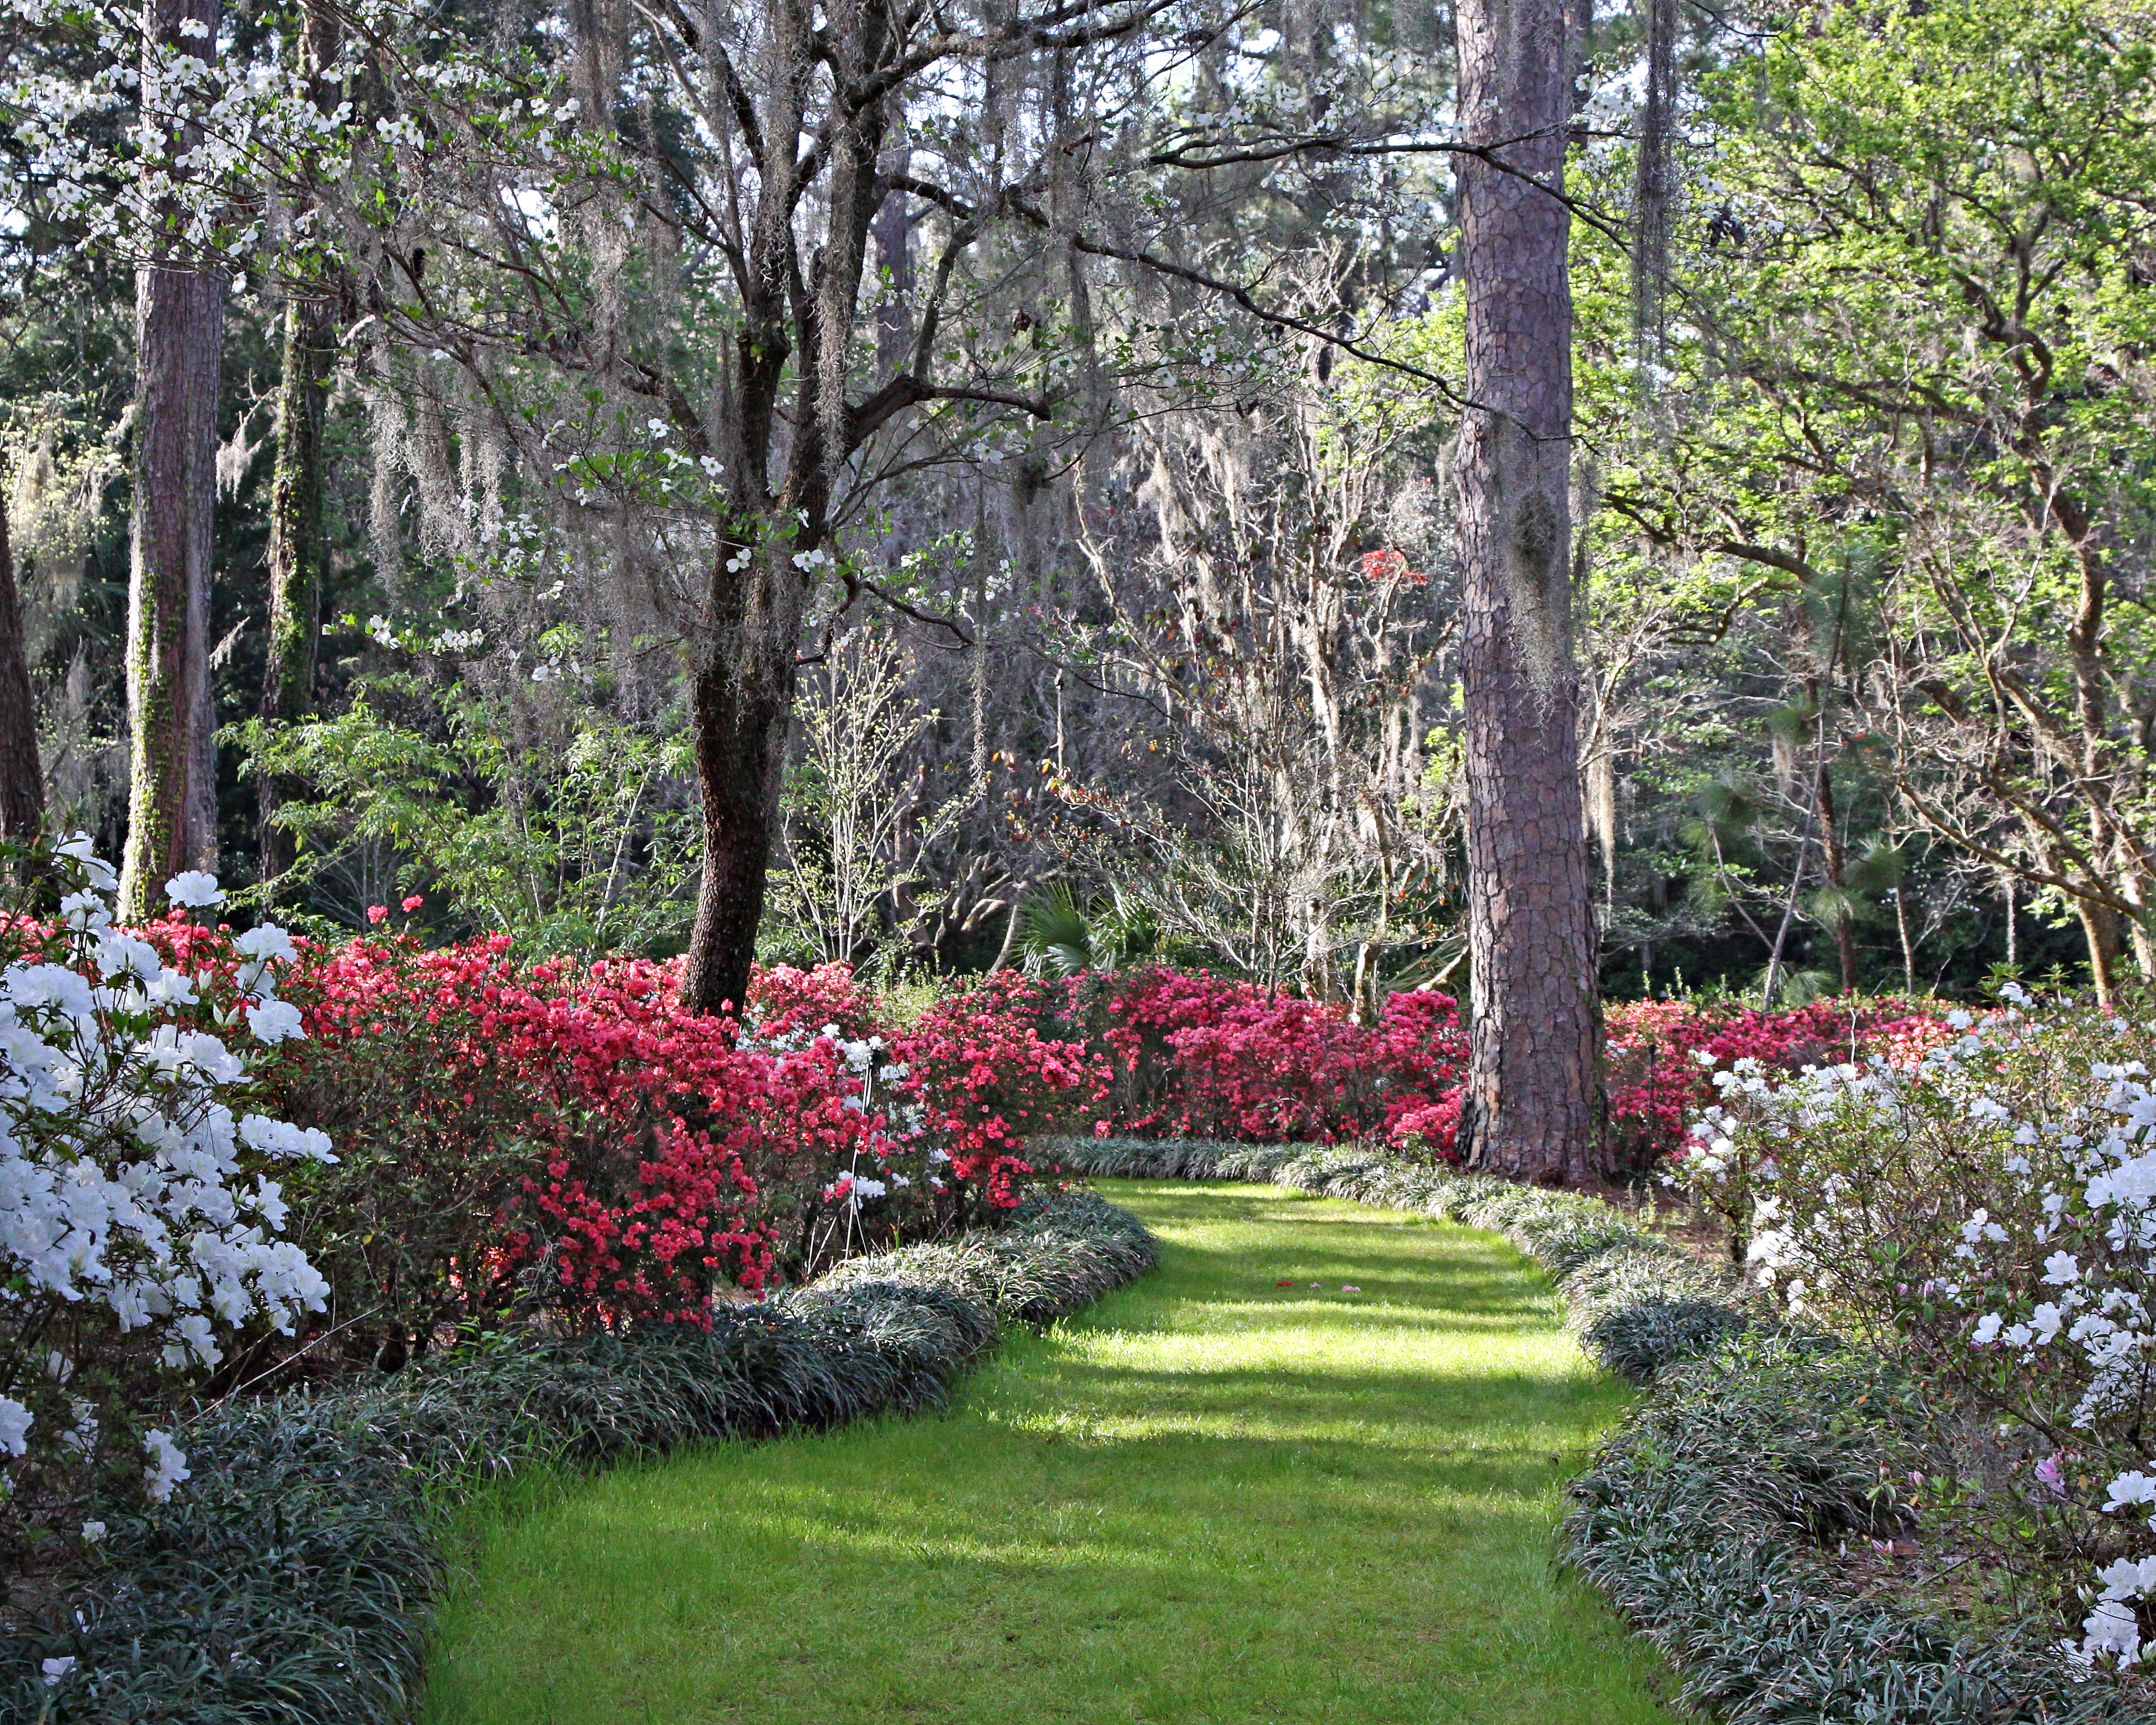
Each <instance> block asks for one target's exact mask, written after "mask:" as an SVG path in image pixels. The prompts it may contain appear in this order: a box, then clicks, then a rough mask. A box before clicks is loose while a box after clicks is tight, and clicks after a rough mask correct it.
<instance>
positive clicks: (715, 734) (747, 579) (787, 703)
mask: <svg viewBox="0 0 2156 1725" xmlns="http://www.w3.org/2000/svg"><path fill="white" fill-rule="evenodd" d="M790 577H791V571H790V570H788V572H786V574H785V575H780V574H778V572H776V571H773V570H770V569H769V568H768V567H767V565H766V564H763V563H762V561H761V560H759V564H758V565H757V566H756V567H752V569H750V570H745V571H743V572H742V582H741V586H742V589H743V591H742V594H741V596H740V611H741V614H742V617H743V619H744V622H745V624H747V627H748V629H749V630H751V631H752V639H753V638H754V637H758V636H760V637H762V639H764V640H766V641H767V642H779V641H783V643H784V650H783V652H782V651H778V650H767V651H762V652H758V651H755V650H750V651H747V652H743V653H739V654H731V655H725V656H724V657H723V658H722V659H721V660H718V661H717V662H715V663H712V664H711V665H707V666H706V667H705V668H704V669H702V670H700V671H699V672H698V673H697V675H696V686H695V691H694V711H693V722H694V735H695V743H696V778H697V784H698V788H699V790H700V791H701V796H702V801H703V817H704V871H703V877H702V880H701V885H700V886H699V888H698V891H697V894H696V932H695V934H694V935H693V937H691V940H690V947H689V968H688V974H687V976H686V978H685V979H684V983H683V987H682V998H683V999H684V1001H685V1003H686V1004H688V1005H689V1006H690V1008H691V1009H694V1010H696V1011H698V1012H725V1011H728V1010H730V1009H736V1008H738V1007H740V1006H742V1005H743V1004H745V1003H746V1002H747V998H748V974H749V966H750V964H751V963H752V962H753V961H754V959H755V957H756V931H757V923H758V922H761V921H762V916H763V901H764V886H765V880H766V876H767V871H768V870H769V867H770V864H771V852H772V846H773V843H774V842H775V841H776V839H777V838H778V830H779V812H778V789H779V777H780V774H781V773H782V772H783V769H784V767H785V762H786V741H787V735H788V729H789V724H790V721H791V719H792V716H793V694H794V683H795V665H794V651H793V640H794V636H795V634H796V633H797V632H798V630H799V628H800V624H801V603H800V598H799V597H798V595H799V594H800V593H801V592H802V588H801V586H800V584H799V583H797V582H795V581H793V580H792V579H791V578H790Z"/></svg>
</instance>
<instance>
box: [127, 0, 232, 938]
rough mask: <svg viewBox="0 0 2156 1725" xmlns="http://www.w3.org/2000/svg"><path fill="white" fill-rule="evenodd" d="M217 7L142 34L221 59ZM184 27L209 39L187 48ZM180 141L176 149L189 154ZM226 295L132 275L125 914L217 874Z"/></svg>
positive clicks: (167, 1)
mask: <svg viewBox="0 0 2156 1725" xmlns="http://www.w3.org/2000/svg"><path fill="white" fill-rule="evenodd" d="M182 23H201V24H204V25H207V26H208V36H207V37H206V38H204V37H195V38H189V37H187V36H183V35H182V33H181V30H180V26H181V24H182ZM217 27H218V0H145V4H144V7H143V28H144V32H145V33H146V34H147V35H150V36H152V37H154V38H155V39H157V40H158V41H160V42H162V43H165V44H167V45H169V46H172V47H174V48H185V49H188V50H189V51H192V52H195V53H198V54H208V53H213V52H214V49H213V46H212V44H214V43H215V41H216V39H217ZM192 143H193V140H192V139H183V140H182V148H186V147H189V146H192ZM224 289H225V284H224V280H223V276H222V275H220V274H219V273H218V272H217V271H216V270H211V269H206V268H202V267H198V266H195V265H192V264H188V263H187V261H185V260H184V259H179V258H177V257H175V258H172V259H169V260H159V261H156V262H152V263H150V264H145V265H143V266H142V267H141V269H139V270H136V275H135V339H136V451H135V519H134V525H133V531H132V535H131V568H130V572H129V581H128V594H127V716H128V725H129V730H130V732H131V748H130V752H129V769H130V777H129V784H128V801H127V849H126V859H125V861H124V863H123V864H122V866H121V881H120V901H121V914H122V915H123V916H129V917H137V918H139V917H141V916H146V915H148V914H150V913H151V911H154V910H155V909H157V908H158V907H159V906H160V905H161V903H162V888H163V886H164V884H165V882H166V881H167V880H170V879H171V878H172V876H173V875H176V874H177V873H179V872H180V871H181V870H183V869H211V870H213V869H215V868H216V866H217V780H216V765H217V757H216V743H215V733H216V718H215V715H214V713H213V710H212V708H211V705H210V688H209V603H210V555H211V531H212V524H213V518H214V514H215V508H216V502H217V407H218V386H219V383H220V381H221V379H222V377H223V347H224Z"/></svg>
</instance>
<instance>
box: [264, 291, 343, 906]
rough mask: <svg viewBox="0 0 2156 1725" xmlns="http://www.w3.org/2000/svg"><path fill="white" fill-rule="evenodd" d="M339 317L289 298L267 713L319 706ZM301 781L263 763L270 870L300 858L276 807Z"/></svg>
mask: <svg viewBox="0 0 2156 1725" xmlns="http://www.w3.org/2000/svg"><path fill="white" fill-rule="evenodd" d="M333 340H334V336H333V334H332V317H331V311H330V310H329V308H328V306H327V305H324V304H321V303H319V302H316V301H311V300H302V299H299V298H296V297H295V298H293V299H291V300H288V301H286V303H285V355H284V367H283V371H282V373H281V375H280V377H279V380H278V387H277V468H276V473H275V477H274V479H273V480H271V482H270V490H269V639H268V640H267V642H266V643H265V648H264V665H263V675H262V708H261V711H262V717H263V720H264V722H265V723H268V724H271V725H277V724H290V723H291V722H293V721H295V720H297V719H300V718H304V717H305V716H306V715H307V714H308V713H310V712H311V711H313V710H314V689H315V660H316V647H317V644H318V642H319V641H320V639H321V632H322V629H321V612H322V470H321V434H322V413H323V407H324V400H325V397H326V388H325V384H326V381H327V378H328V376H329V361H330V350H331V343H332V341H333ZM291 790H292V787H291V786H290V785H289V784H287V783H284V782H283V781H282V780H280V779H279V778H277V777H276V776H275V775H274V774H271V773H263V774H262V775H261V777H260V778H259V781H258V783H257V787H256V803H255V807H256V811H257V827H258V835H259V836H258V842H259V845H260V847H261V860H262V879H263V880H264V881H271V880H276V879H277V878H278V877H279V876H280V875H283V874H284V873H285V871H286V870H288V869H290V867H291V866H292V862H293V840H292V835H291V834H290V833H288V832H286V831H285V829H283V828H281V827H280V826H279V825H278V824H276V819H275V817H276V814H277V811H278V809H279V808H280V807H281V806H282V804H283V803H284V801H285V797H286V796H287V795H289V794H290V792H291Z"/></svg>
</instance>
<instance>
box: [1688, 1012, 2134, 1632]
mask: <svg viewBox="0 0 2156 1725" xmlns="http://www.w3.org/2000/svg"><path fill="white" fill-rule="evenodd" d="M2010 994H2011V997H2012V998H2011V999H2010V1003H2009V1008H2008V1009H2007V1010H2005V1011H2002V1012H1999V1013H1997V1014H1989V1015H1987V1016H1986V1017H1984V1018H1982V1019H1973V1018H1972V1017H1971V1016H1970V1015H1969V1014H1966V1013H1962V1014H1956V1015H1955V1022H1954V1024H1953V1025H1952V1029H1954V1030H1958V1032H1959V1033H1960V1034H1958V1035H1957V1036H1955V1037H1954V1039H1953V1040H1951V1041H1949V1042H1948V1043H1945V1044H1943V1045H1938V1046H1936V1047H1933V1048H1932V1049H1931V1050H1929V1051H1928V1053H1926V1054H1925V1055H1924V1056H1923V1057H1922V1060H1918V1061H1917V1062H1915V1063H1914V1064H1913V1065H1909V1066H1907V1067H1901V1066H1897V1065H1893V1064H1892V1063H1890V1062H1888V1061H1886V1060H1882V1059H1877V1058H1875V1059H1873V1060H1870V1061H1867V1062H1865V1063H1862V1064H1858V1063H1855V1062H1842V1063H1839V1064H1835V1065H1826V1066H1823V1067H1820V1068H1818V1069H1816V1070H1811V1071H1808V1072H1805V1073H1803V1074H1801V1075H1799V1076H1794V1077H1789V1078H1783V1079H1779V1080H1778V1079H1777V1078H1775V1077H1774V1076H1772V1075H1769V1074H1768V1073H1765V1072H1763V1071H1762V1070H1759V1069H1758V1067H1757V1066H1756V1065H1753V1064H1751V1063H1749V1062H1745V1061H1739V1062H1738V1063H1736V1064H1735V1065H1732V1067H1730V1068H1729V1069H1727V1070H1723V1071H1722V1072H1719V1073H1717V1075H1716V1080H1717V1084H1718V1085H1719V1086H1720V1088H1721V1091H1722V1101H1721V1102H1720V1103H1718V1104H1717V1106H1714V1107H1712V1108H1711V1109H1709V1110H1708V1111H1707V1112H1706V1113H1705V1114H1704V1115H1703V1116H1702V1118H1701V1120H1700V1121H1699V1122H1697V1125H1696V1126H1695V1127H1694V1128H1693V1131H1694V1134H1695V1136H1694V1138H1693V1142H1692V1143H1691V1147H1690V1148H1689V1149H1688V1151H1687V1153H1686V1155H1685V1156H1684V1157H1683V1158H1681V1160H1680V1161H1679V1162H1678V1163H1677V1164H1676V1169H1675V1171H1674V1173H1673V1174H1672V1176H1671V1178H1674V1179H1676V1180H1677V1181H1679V1182H1680V1183H1682V1184H1684V1185H1685V1186H1686V1187H1687V1188H1688V1189H1691V1191H1692V1192H1693V1193H1694V1194H1696V1195H1697V1198H1698V1199H1699V1200H1700V1201H1701V1202H1702V1204H1706V1205H1707V1206H1708V1207H1710V1208H1711V1209H1714V1210H1715V1211H1717V1213H1718V1214H1721V1215H1722V1217H1723V1218H1724V1219H1725V1220H1726V1221H1727V1224H1728V1225H1729V1226H1730V1228H1731V1229H1732V1232H1733V1234H1734V1235H1735V1237H1736V1238H1738V1239H1739V1240H1743V1242H1745V1245H1746V1255H1747V1258H1748V1262H1749V1264H1750V1265H1751V1266H1752V1268H1753V1273H1754V1276H1755V1277H1756V1279H1757V1281H1758V1282H1759V1284H1760V1285H1761V1286H1762V1287H1763V1288H1764V1289H1766V1290H1769V1291H1772V1292H1773V1294H1774V1296H1775V1297H1776V1298H1777V1299H1778V1301H1780V1302H1781V1303H1782V1304H1784V1306H1785V1307H1787V1308H1789V1310H1791V1311H1793V1312H1803V1311H1806V1310H1809V1309H1814V1308H1817V1309H1820V1310H1823V1311H1824V1312H1827V1313H1829V1314H1830V1315H1831V1316H1832V1317H1834V1319H1835V1321H1836V1322H1839V1323H1841V1324H1844V1325H1845V1326H1846V1327H1850V1328H1851V1330H1852V1332H1855V1333H1857V1334H1860V1335H1861V1336H1862V1337H1863V1338H1864V1339H1865V1340H1866V1341H1867V1342H1868V1343H1871V1345H1873V1346H1874V1347H1876V1348H1880V1349H1881V1350H1883V1351H1886V1352H1887V1353H1891V1354H1892V1356H1893V1357H1895V1358H1897V1359H1900V1360H1902V1361H1903V1362H1905V1363H1907V1367H1908V1368H1909V1369H1911V1370H1912V1372H1913V1373H1916V1374H1917V1375H1918V1376H1919V1377H1920V1378H1922V1380H1923V1381H1924V1382H1925V1383H1926V1384H1928V1386H1930V1387H1931V1388H1932V1389H1933V1391H1934V1393H1935V1394H1936V1395H1937V1396H1938V1399H1939V1401H1940V1403H1941V1404H1942V1405H1943V1406H1948V1407H1955V1408H1971V1409H1979V1410H1981V1412H1982V1414H1983V1416H1984V1428H1985V1430H1984V1442H1983V1444H1982V1445H1980V1446H1974V1448H1973V1450H1972V1453H1971V1454H1970V1455H1969V1456H1967V1457H1965V1458H1964V1459H1963V1460H1964V1465H1963V1469H1962V1471H1963V1473H1965V1474H1966V1475H1968V1476H1969V1477H1967V1478H1963V1479H1962V1480H1959V1481H1957V1484H1958V1486H1960V1488H1961V1490H1960V1493H1959V1496H1958V1499H1957V1501H1956V1502H1954V1503H1953V1504H1952V1505H1951V1506H1949V1507H1950V1508H1951V1510H1952V1512H1953V1514H1954V1516H1955V1517H1956V1522H1955V1526H1956V1532H1957V1536H1958V1538H1959V1540H1960V1541H1961V1542H1962V1543H1963V1544H1964V1546H1965V1547H1966V1548H1969V1550H1970V1551H1971V1552H1972V1553H1974V1554H1978V1555H1979V1556H1980V1558H1981V1559H1982V1560H1983V1561H1984V1563H1987V1564H1988V1565H1989V1567H1991V1568H1994V1569H1997V1570H1999V1571H2000V1572H2002V1573H2004V1574H2008V1575H2010V1576H2012V1577H2014V1578H2015V1579H2016V1580H2017V1583H2018V1584H2020V1586H2022V1587H2023V1589H2025V1590H2029V1589H2033V1590H2034V1593H2035V1597H2034V1598H2032V1599H2031V1600H2030V1604H2031V1606H2032V1607H2033V1608H2037V1609H2041V1608H2045V1607H2048V1608H2049V1609H2052V1610H2054V1611H2056V1612H2058V1613H2059V1614H2061V1616H2062V1617H2070V1618H2082V1631H2083V1633H2082V1637H2081V1638H2080V1640H2079V1643H2078V1645H2077V1653H2078V1656H2079V1657H2080V1658H2081V1659H2082V1661H2085V1662H2087V1661H2096V1662H2115V1663H2116V1664H2117V1665H2118V1666H2122V1667H2123V1666H2131V1665H2133V1664H2134V1663H2136V1662H2137V1661H2138V1659H2139V1657H2140V1655H2141V1653H2142V1651H2143V1640H2144V1637H2145V1636H2146V1635H2148V1633H2149V1632H2150V1630H2151V1627H2152V1622H2156V1539H2152V1538H2150V1530H2151V1529H2156V1453H2152V1452H2156V1443H2152V1440H2151V1436H2150V1433H2151V1431H2152V1430H2156V1364H2152V1362H2156V1143H2152V1142H2151V1140H2152V1135H2156V1088H2152V1086H2151V1084H2150V1082H2149V1073H2148V1065H2146V1064H2145V1062H2144V1060H2143V1058H2142V1056H2143V1055H2147V1054H2148V1051H2149V1049H2150V1045H2151V1042H2152V1040H2156V1022H2142V1023H2133V1022H2130V1021H2129V1020H2128V1019H2124V1018H2120V1017H2117V1016H2114V1015H2112V1014H2110V1013H2107V1012H2105V1011H2102V1010H2099V1009H2097V1008H2095V1007H2093V1006H2090V1005H2087V1004H2074V1003H2052V1004H2047V1005H2046V1006H2043V1007H2040V1008H2037V1007H2035V1004H2034V1003H2032V1002H2031V1001H2030V999H2029V998H2028V997H2027V996H2026V995H2025V994H2024V993H2021V991H2020V990H2019V989H2018V988H2013V989H2010ZM2025 1009H2030V1010H2025ZM2047 1591H2048V1594H2049V1597H2048V1599H2046V1598H2045V1597H2044V1594H2046V1592H2047ZM2084 1610H2085V1611H2086V1613H2087V1615H2086V1617H2085V1618H2083V1612H2084Z"/></svg>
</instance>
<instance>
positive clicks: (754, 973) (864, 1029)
mask: <svg viewBox="0 0 2156 1725" xmlns="http://www.w3.org/2000/svg"><path fill="white" fill-rule="evenodd" d="M748 1005H749V1010H748V1019H749V1024H750V1025H751V1027H752V1029H754V1030H755V1032H756V1034H757V1036H758V1037H760V1038H762V1040H766V1041H768V1042H774V1043H780V1042H796V1041H799V1040H803V1039H805V1038H808V1037H813V1036H814V1035H815V1034H817V1033H818V1032H819V1031H821V1030H823V1029H826V1028H827V1027H830V1026H836V1027H837V1029H838V1032H839V1035H840V1036H841V1037H843V1038H845V1039H848V1040H854V1039H857V1038H860V1037H864V1036H873V1035H875V1034H877V1033H878V1032H880V1031H881V1030H882V1029H883V1028H884V1022H883V1007H882V1003H881V1002H880V1001H879V1000H877V999H876V998H875V995H873V994H871V993H869V992H868V990H867V989H865V988H862V987H861V985H860V983H857V982H855V980H854V972H853V967H852V966H850V965H846V964H819V965H817V966H816V967H815V968H814V969H810V970H799V969H797V968H794V967H793V965H791V964H773V965H768V966H766V965H762V964H759V965H757V966H756V967H754V968H753V969H752V970H751V972H750V973H749V983H748Z"/></svg>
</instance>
